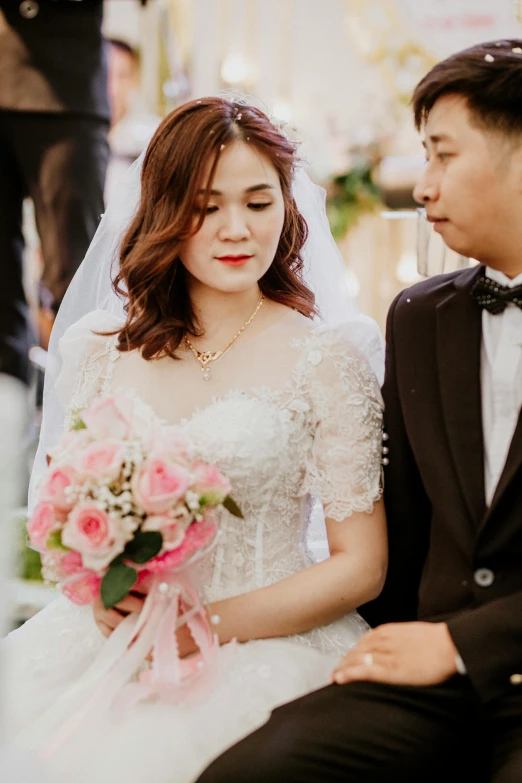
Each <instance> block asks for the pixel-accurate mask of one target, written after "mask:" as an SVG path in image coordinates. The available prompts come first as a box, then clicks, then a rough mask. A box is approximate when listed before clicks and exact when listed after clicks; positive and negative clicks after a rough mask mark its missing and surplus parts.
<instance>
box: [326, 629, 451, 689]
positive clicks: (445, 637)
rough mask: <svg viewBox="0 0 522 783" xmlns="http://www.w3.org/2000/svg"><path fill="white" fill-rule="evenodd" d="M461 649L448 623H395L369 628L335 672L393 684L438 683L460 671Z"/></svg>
mask: <svg viewBox="0 0 522 783" xmlns="http://www.w3.org/2000/svg"><path fill="white" fill-rule="evenodd" d="M456 655H457V649H456V647H455V645H454V644H453V641H452V638H451V636H450V633H449V631H448V626H447V625H446V623H391V624H389V625H381V626H379V628H376V629H375V630H372V631H368V633H366V634H365V635H364V636H363V637H362V638H361V639H360V640H359V642H358V644H357V645H356V646H355V647H353V648H352V649H351V650H350V652H349V653H348V654H347V655H345V656H344V658H343V659H342V660H341V661H340V663H339V664H338V665H337V667H336V668H335V670H334V672H333V674H332V681H333V682H336V683H338V684H340V685H342V684H345V683H348V682H354V681H355V680H368V681H372V682H384V683H389V684H390V685H417V686H425V685H438V684H439V683H441V682H445V681H446V680H448V679H449V678H450V677H452V676H453V675H454V674H456V673H457V666H456Z"/></svg>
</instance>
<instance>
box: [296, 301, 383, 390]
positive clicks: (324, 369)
mask: <svg viewBox="0 0 522 783" xmlns="http://www.w3.org/2000/svg"><path fill="white" fill-rule="evenodd" d="M295 345H296V347H297V349H298V350H299V353H300V362H299V364H300V366H301V371H302V370H303V369H304V375H306V376H313V377H315V378H316V379H317V380H318V381H322V382H323V383H326V384H328V385H337V384H338V383H339V382H348V381H349V382H350V383H352V384H353V383H355V385H357V386H359V385H362V386H364V387H365V388H368V389H370V388H371V389H372V390H373V391H374V392H375V393H376V391H377V390H378V389H379V388H380V384H381V383H382V380H383V374H384V342H383V338H382V335H381V332H380V330H379V328H378V326H377V324H376V323H375V321H373V320H372V319H371V318H367V317H366V316H359V315H358V316H357V317H356V318H353V319H351V320H347V321H345V322H344V323H341V324H339V325H336V326H326V325H319V326H318V325H314V324H312V325H310V326H309V328H308V330H307V331H306V333H304V334H303V335H302V337H301V338H298V339H296V341H295Z"/></svg>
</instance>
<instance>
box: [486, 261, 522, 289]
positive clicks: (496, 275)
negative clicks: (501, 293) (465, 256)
mask: <svg viewBox="0 0 522 783" xmlns="http://www.w3.org/2000/svg"><path fill="white" fill-rule="evenodd" d="M486 277H489V278H490V279H491V280H494V281H495V283H500V285H505V286H507V287H508V288H514V287H515V286H516V285H522V272H521V273H520V274H519V275H517V276H516V277H514V278H513V279H511V278H510V277H508V276H507V275H505V274H504V272H499V270H498V269H491V267H489V266H487V267H486Z"/></svg>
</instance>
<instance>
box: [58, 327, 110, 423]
mask: <svg viewBox="0 0 522 783" xmlns="http://www.w3.org/2000/svg"><path fill="white" fill-rule="evenodd" d="M117 342H118V335H112V336H111V337H108V338H107V339H106V341H105V344H104V345H103V346H102V347H101V349H100V350H98V351H94V352H93V353H87V354H86V355H85V356H84V358H83V359H82V360H81V361H80V366H79V370H78V375H77V380H76V384H75V389H74V391H73V394H72V396H71V399H70V400H69V403H68V404H67V406H66V408H65V418H64V429H66V430H69V429H71V427H72V425H73V423H74V419H75V417H76V416H77V415H78V413H79V411H82V410H84V409H85V408H87V407H88V406H89V405H90V403H91V402H92V401H93V400H94V398H95V397H98V396H100V397H102V396H103V395H105V394H107V393H108V391H109V387H110V385H111V381H112V376H113V374H114V365H115V363H116V361H117V360H118V358H119V356H120V352H119V351H118V350H117V348H116V345H117ZM64 370H65V367H64Z"/></svg>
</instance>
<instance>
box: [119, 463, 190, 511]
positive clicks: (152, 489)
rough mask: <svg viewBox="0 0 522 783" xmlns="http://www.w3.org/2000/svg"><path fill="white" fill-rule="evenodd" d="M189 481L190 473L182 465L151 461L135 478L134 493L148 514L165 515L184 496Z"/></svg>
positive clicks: (133, 480) (133, 483)
mask: <svg viewBox="0 0 522 783" xmlns="http://www.w3.org/2000/svg"><path fill="white" fill-rule="evenodd" d="M189 480H190V476H189V473H188V472H187V471H186V470H185V469H184V468H182V467H181V466H180V465H175V464H174V463H172V462H167V461H164V460H161V459H151V460H147V462H145V463H144V464H143V466H142V468H141V470H140V471H139V472H138V473H136V474H135V475H134V476H133V478H132V491H133V493H134V497H135V499H136V501H137V503H138V504H139V505H140V506H141V507H142V508H143V510H144V511H146V512H147V513H148V514H163V513H165V512H166V511H168V510H169V509H170V508H172V506H173V505H174V504H175V503H177V502H178V500H180V499H181V498H182V497H183V496H184V494H185V492H186V491H187V489H188V486H189Z"/></svg>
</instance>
